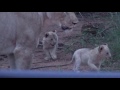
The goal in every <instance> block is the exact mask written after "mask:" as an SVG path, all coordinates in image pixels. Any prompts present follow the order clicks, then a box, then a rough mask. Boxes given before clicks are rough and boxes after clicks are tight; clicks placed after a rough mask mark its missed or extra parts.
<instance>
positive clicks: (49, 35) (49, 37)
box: [45, 30, 58, 46]
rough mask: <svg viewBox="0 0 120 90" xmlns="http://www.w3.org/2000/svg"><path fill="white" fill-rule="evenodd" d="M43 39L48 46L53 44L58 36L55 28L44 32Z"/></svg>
mask: <svg viewBox="0 0 120 90" xmlns="http://www.w3.org/2000/svg"><path fill="white" fill-rule="evenodd" d="M45 40H46V42H47V43H48V44H49V45H50V46H54V45H55V44H56V43H57V42H58V36H57V32H56V30H53V31H50V32H47V33H46V34H45Z"/></svg>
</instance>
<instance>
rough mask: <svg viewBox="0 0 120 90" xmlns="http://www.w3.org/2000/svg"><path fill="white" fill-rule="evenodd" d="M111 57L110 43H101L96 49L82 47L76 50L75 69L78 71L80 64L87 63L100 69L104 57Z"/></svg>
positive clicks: (92, 67) (95, 68) (97, 69)
mask: <svg viewBox="0 0 120 90" xmlns="http://www.w3.org/2000/svg"><path fill="white" fill-rule="evenodd" d="M108 58H111V53H110V50H109V47H108V44H103V45H100V46H98V47H96V48H94V49H89V48H82V49H78V50H76V51H75V52H74V54H73V57H72V59H74V60H75V63H74V67H73V70H74V71H78V72H79V70H78V68H79V67H80V64H83V63H84V64H87V65H88V66H89V67H90V68H91V69H93V70H95V71H99V70H100V66H101V63H102V61H103V59H108Z"/></svg>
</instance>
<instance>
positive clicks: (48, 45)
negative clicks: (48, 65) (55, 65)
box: [42, 30, 58, 60]
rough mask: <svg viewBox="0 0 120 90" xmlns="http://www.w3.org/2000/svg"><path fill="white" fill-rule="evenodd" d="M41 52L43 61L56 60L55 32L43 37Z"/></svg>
mask: <svg viewBox="0 0 120 90" xmlns="http://www.w3.org/2000/svg"><path fill="white" fill-rule="evenodd" d="M42 43H43V51H44V53H45V55H46V56H45V58H44V59H45V60H49V59H50V58H52V59H53V60H55V59H57V55H56V51H57V48H58V35H57V31H56V30H54V31H50V32H47V33H46V34H45V36H44V37H43V41H42Z"/></svg>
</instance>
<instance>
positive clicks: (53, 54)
mask: <svg viewBox="0 0 120 90" xmlns="http://www.w3.org/2000/svg"><path fill="white" fill-rule="evenodd" d="M56 50H57V48H56V47H54V48H53V49H51V50H50V54H51V58H52V59H54V60H55V59H57V55H56Z"/></svg>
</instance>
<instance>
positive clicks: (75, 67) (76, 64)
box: [73, 56, 81, 72]
mask: <svg viewBox="0 0 120 90" xmlns="http://www.w3.org/2000/svg"><path fill="white" fill-rule="evenodd" d="M80 64H81V58H80V56H75V63H74V66H73V70H74V71H77V72H78V71H79V67H80Z"/></svg>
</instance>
